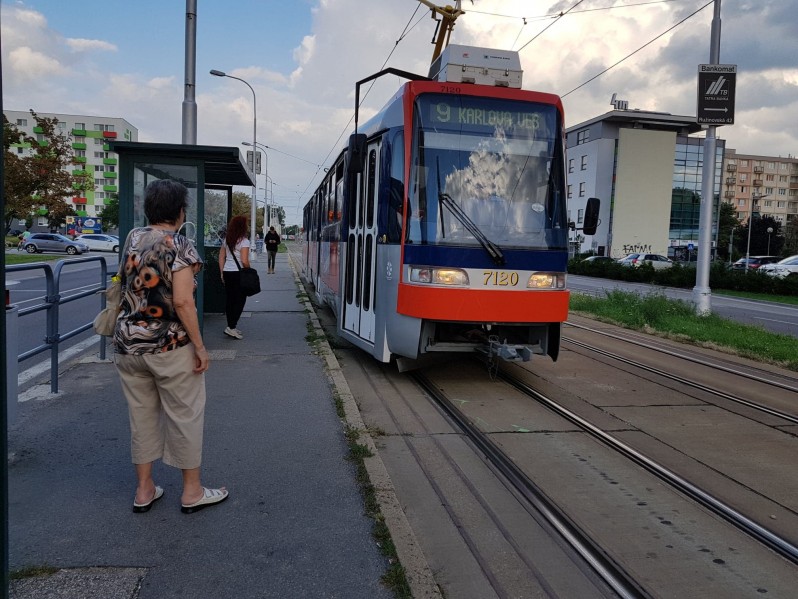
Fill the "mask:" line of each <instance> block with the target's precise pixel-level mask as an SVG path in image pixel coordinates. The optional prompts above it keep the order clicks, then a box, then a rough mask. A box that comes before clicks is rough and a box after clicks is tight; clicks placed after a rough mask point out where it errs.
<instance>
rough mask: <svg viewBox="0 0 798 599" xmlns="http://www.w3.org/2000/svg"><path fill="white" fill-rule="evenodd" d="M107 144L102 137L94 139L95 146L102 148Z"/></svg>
mask: <svg viewBox="0 0 798 599" xmlns="http://www.w3.org/2000/svg"><path fill="white" fill-rule="evenodd" d="M104 143H105V140H104V139H103V138H102V137H95V138H94V145H95V146H101V145H103V144H104Z"/></svg>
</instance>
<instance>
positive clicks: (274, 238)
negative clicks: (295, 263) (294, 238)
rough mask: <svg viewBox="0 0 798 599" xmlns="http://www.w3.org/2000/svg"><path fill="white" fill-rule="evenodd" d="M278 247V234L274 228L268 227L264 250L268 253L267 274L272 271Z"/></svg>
mask: <svg viewBox="0 0 798 599" xmlns="http://www.w3.org/2000/svg"><path fill="white" fill-rule="evenodd" d="M279 247H280V235H279V234H278V233H277V231H275V230H274V227H273V226H272V227H269V232H268V233H266V252H267V253H268V254H269V271H268V272H269V274H272V273H274V261H275V258H276V257H277V248H279Z"/></svg>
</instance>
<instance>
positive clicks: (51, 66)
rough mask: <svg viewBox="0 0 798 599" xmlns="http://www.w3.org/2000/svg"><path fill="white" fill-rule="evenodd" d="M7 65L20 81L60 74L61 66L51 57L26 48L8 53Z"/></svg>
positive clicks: (15, 49)
mask: <svg viewBox="0 0 798 599" xmlns="http://www.w3.org/2000/svg"><path fill="white" fill-rule="evenodd" d="M7 64H8V65H9V66H10V68H11V71H12V72H13V74H14V75H15V76H16V77H18V78H19V79H22V80H26V79H27V80H35V79H38V78H40V77H45V76H48V75H55V74H60V73H61V71H62V70H63V67H62V65H61V64H60V63H59V62H58V61H57V60H56V59H54V58H53V57H51V56H47V55H46V54H42V53H41V52H37V51H36V50H34V49H32V48H29V47H28V46H22V47H19V48H14V49H13V50H11V51H10V52H9V53H8V61H7Z"/></svg>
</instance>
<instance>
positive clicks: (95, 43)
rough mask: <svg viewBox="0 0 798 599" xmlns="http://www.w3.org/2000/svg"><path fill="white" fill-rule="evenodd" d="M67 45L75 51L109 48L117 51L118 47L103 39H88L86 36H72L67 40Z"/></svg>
mask: <svg viewBox="0 0 798 599" xmlns="http://www.w3.org/2000/svg"><path fill="white" fill-rule="evenodd" d="M65 42H66V45H67V46H68V47H69V48H71V49H72V50H74V51H75V52H86V51H89V50H108V51H111V52H116V51H117V47H116V46H115V45H114V44H112V43H110V42H106V41H103V40H88V39H84V38H76V37H71V38H67V39H66V40H65Z"/></svg>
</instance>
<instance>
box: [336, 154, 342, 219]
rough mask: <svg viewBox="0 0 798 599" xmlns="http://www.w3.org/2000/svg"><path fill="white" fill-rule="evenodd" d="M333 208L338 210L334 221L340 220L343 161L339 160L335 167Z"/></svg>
mask: <svg viewBox="0 0 798 599" xmlns="http://www.w3.org/2000/svg"><path fill="white" fill-rule="evenodd" d="M335 198H336V199H335V206H336V209H337V210H338V213H337V214H336V220H341V214H342V211H343V209H344V161H343V160H339V161H338V165H337V166H336V167H335Z"/></svg>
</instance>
